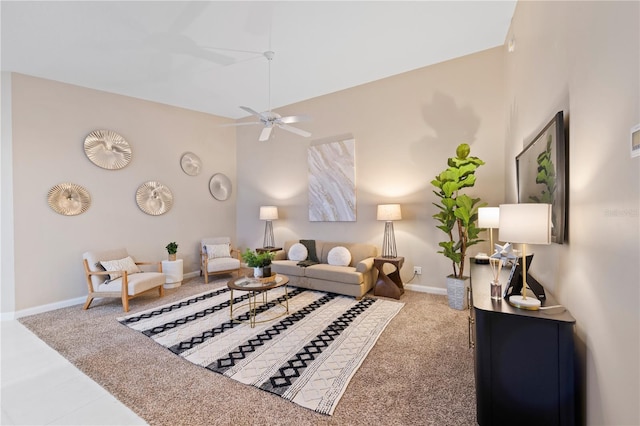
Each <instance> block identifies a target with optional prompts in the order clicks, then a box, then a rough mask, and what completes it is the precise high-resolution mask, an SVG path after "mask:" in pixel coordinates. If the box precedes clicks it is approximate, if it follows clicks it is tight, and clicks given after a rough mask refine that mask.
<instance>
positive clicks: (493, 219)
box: [478, 207, 500, 229]
mask: <svg viewBox="0 0 640 426" xmlns="http://www.w3.org/2000/svg"><path fill="white" fill-rule="evenodd" d="M499 226H500V207H480V208H479V209H478V227H479V228H493V229H495V228H498V227H499Z"/></svg>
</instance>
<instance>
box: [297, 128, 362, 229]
mask: <svg viewBox="0 0 640 426" xmlns="http://www.w3.org/2000/svg"><path fill="white" fill-rule="evenodd" d="M307 159H308V164H309V221H310V222H355V220H356V167H355V139H347V140H343V141H337V142H327V143H322V144H318V145H312V146H310V147H309V150H308V156H307Z"/></svg>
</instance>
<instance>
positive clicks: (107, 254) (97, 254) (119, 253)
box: [82, 248, 129, 289]
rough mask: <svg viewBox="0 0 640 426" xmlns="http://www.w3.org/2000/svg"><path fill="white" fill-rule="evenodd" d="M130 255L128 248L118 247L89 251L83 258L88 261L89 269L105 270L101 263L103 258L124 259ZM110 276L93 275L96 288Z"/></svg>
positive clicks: (92, 278)
mask: <svg viewBox="0 0 640 426" xmlns="http://www.w3.org/2000/svg"><path fill="white" fill-rule="evenodd" d="M127 256H129V253H127V250H126V249H124V248H118V249H113V250H101V251H87V252H85V253H83V254H82V258H83V259H85V260H86V261H87V265H88V267H89V271H91V272H99V271H104V270H105V269H104V267H103V266H102V265H101V264H100V261H101V260H111V259H122V258H125V257H127ZM108 279H109V277H107V276H106V275H92V276H91V283H92V284H93V287H94V289H95V288H97V287H98V286H99V285H100V284H102V283H103V282H104V281H105V280H108Z"/></svg>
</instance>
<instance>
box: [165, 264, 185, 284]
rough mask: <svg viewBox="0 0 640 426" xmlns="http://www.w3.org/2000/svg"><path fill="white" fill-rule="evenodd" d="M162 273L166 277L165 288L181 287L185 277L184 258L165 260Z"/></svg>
mask: <svg viewBox="0 0 640 426" xmlns="http://www.w3.org/2000/svg"><path fill="white" fill-rule="evenodd" d="M162 273H163V274H164V275H165V277H166V279H165V284H164V288H176V287H180V286H181V285H182V279H183V266H182V259H177V260H163V261H162Z"/></svg>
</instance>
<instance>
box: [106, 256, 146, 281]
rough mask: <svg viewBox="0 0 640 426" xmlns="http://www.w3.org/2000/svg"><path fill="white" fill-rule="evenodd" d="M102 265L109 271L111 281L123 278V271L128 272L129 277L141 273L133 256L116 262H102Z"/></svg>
mask: <svg viewBox="0 0 640 426" xmlns="http://www.w3.org/2000/svg"><path fill="white" fill-rule="evenodd" d="M100 264H101V265H102V267H103V268H104V269H105V270H106V271H109V279H110V280H115V279H117V278H120V277H121V276H122V271H127V274H129V275H131V274H137V273H138V272H141V271H140V268H138V265H136V263H135V262H134V261H133V259H132V258H131V256H127V257H125V258H122V259H115V260H101V261H100Z"/></svg>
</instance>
